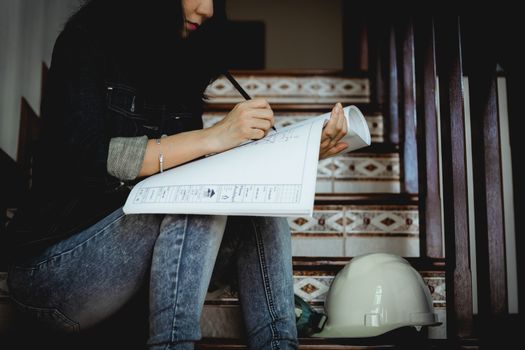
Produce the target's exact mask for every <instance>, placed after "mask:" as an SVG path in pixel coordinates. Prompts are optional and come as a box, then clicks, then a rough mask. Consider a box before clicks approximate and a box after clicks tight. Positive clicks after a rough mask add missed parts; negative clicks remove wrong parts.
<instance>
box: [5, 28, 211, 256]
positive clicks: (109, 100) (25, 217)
mask: <svg viewBox="0 0 525 350" xmlns="http://www.w3.org/2000/svg"><path fill="white" fill-rule="evenodd" d="M146 68H147V67H146ZM199 101H201V100H200V96H199ZM169 102H170V103H166V101H162V99H160V98H155V96H153V97H152V94H145V93H143V91H142V90H141V89H140V88H139V87H138V86H137V85H136V84H135V83H134V79H133V72H130V71H129V69H128V70H126V69H123V65H121V64H119V61H118V60H117V59H115V58H114V57H112V55H111V54H108V52H107V50H104V49H103V45H99V43H98V42H97V40H96V39H95V38H94V37H93V36H92V35H90V33H89V31H86V30H84V29H83V28H81V27H79V26H68V27H66V29H65V30H64V31H63V32H62V33H61V34H60V35H59V37H58V39H57V41H56V43H55V46H54V50H53V56H52V61H51V66H50V71H49V74H48V81H47V82H46V87H45V90H44V97H43V109H42V121H43V130H42V137H41V140H40V144H39V145H38V147H36V149H37V151H36V152H35V155H34V162H33V185H32V189H31V193H30V197H29V198H28V200H27V201H26V204H25V205H24V206H22V207H21V208H19V209H18V211H17V213H16V215H15V217H14V218H13V220H12V221H11V222H10V224H9V226H8V230H7V238H8V242H9V250H10V252H12V253H13V254H14V258H17V257H20V256H27V255H29V256H30V255H32V254H34V253H36V252H38V251H40V250H41V249H43V248H45V247H47V246H49V245H50V244H52V243H53V242H56V241H57V240H60V239H63V238H65V237H68V236H70V235H72V234H74V233H76V232H79V231H80V230H82V229H83V228H86V227H88V226H90V225H92V224H94V223H96V222H97V221H99V220H100V219H102V218H103V217H104V216H106V215H108V214H109V213H110V212H112V211H114V210H115V209H117V208H119V207H120V206H122V205H123V204H124V202H125V200H126V197H127V195H128V193H129V188H130V186H129V185H132V184H133V182H124V181H121V180H120V179H117V178H115V177H113V176H111V175H110V174H108V172H107V167H106V165H107V158H108V148H109V143H110V140H111V138H113V137H136V136H142V135H147V136H148V138H158V137H160V136H161V135H163V134H167V135H171V134H175V133H179V132H182V131H188V130H194V129H199V128H202V118H201V115H202V103H201V104H200V106H197V107H193V108H189V107H187V106H186V105H185V104H183V103H174V102H172V101H169ZM195 105H196V104H195V103H194V104H193V106H195Z"/></svg>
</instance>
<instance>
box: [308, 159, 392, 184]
mask: <svg viewBox="0 0 525 350" xmlns="http://www.w3.org/2000/svg"><path fill="white" fill-rule="evenodd" d="M399 179H400V173H399V155H398V154H394V153H392V154H381V155H376V154H362V153H354V152H349V153H345V154H341V155H338V156H335V157H330V158H327V159H322V160H320V161H319V164H318V166H317V183H318V186H317V187H316V192H317V193H374V192H375V193H378V192H379V193H398V192H399V189H400V182H399Z"/></svg>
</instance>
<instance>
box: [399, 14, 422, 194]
mask: <svg viewBox="0 0 525 350" xmlns="http://www.w3.org/2000/svg"><path fill="white" fill-rule="evenodd" d="M398 29H399V36H398V39H399V40H398V45H397V47H398V72H399V77H400V81H401V83H400V91H399V130H400V143H401V145H400V152H399V160H400V164H401V167H402V171H401V192H405V193H414V194H415V193H418V166H417V143H416V79H415V78H416V77H415V66H414V25H413V21H412V18H405V19H402V20H401V21H400V24H399V26H398Z"/></svg>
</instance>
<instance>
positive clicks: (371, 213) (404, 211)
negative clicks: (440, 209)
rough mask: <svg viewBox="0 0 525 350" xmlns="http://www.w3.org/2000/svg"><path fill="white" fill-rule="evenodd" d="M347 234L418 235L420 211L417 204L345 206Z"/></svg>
mask: <svg viewBox="0 0 525 350" xmlns="http://www.w3.org/2000/svg"><path fill="white" fill-rule="evenodd" d="M344 211H345V215H344V217H345V231H346V234H347V235H371V234H372V235H373V236H377V235H378V234H381V235H386V236H388V237H392V236H395V235H396V236H418V235H419V212H418V208H417V207H415V206H410V205H407V206H393V205H392V206H387V205H384V206H355V205H354V206H345V207H344Z"/></svg>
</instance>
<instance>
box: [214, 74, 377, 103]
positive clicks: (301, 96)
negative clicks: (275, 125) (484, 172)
mask: <svg viewBox="0 0 525 350" xmlns="http://www.w3.org/2000/svg"><path fill="white" fill-rule="evenodd" d="M235 78H236V80H237V81H238V82H239V84H240V85H241V86H242V87H243V88H244V89H245V90H246V92H247V93H248V94H249V95H250V96H252V97H264V98H266V99H268V101H269V102H270V103H336V102H342V103H345V102H346V103H348V102H353V103H368V102H369V101H370V86H369V82H368V79H362V78H342V77H322V76H284V75H283V76H278V75H274V76H254V75H238V76H236V77H235ZM205 95H206V96H207V97H208V100H207V102H208V103H209V104H217V103H237V102H240V101H242V100H243V97H242V96H241V95H240V94H239V92H238V91H237V90H236V89H235V88H234V87H233V85H232V84H231V83H230V82H229V81H228V80H227V79H226V78H224V77H220V78H219V79H217V80H215V81H214V82H213V83H212V84H211V85H210V86H208V88H207V89H206V91H205Z"/></svg>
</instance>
